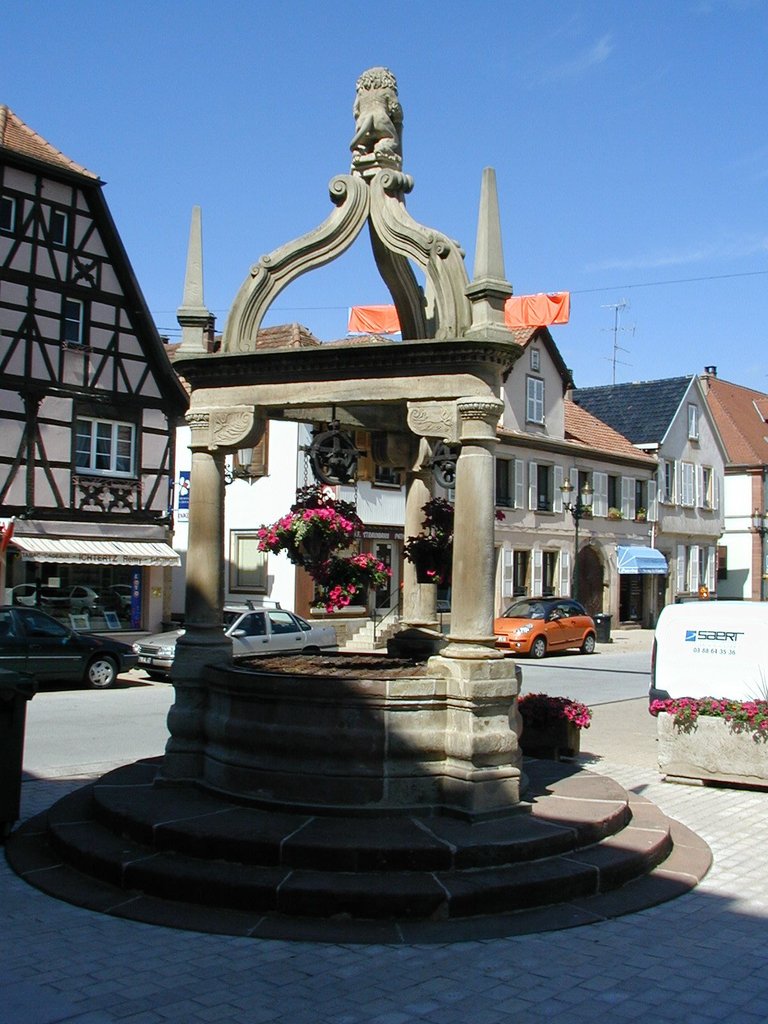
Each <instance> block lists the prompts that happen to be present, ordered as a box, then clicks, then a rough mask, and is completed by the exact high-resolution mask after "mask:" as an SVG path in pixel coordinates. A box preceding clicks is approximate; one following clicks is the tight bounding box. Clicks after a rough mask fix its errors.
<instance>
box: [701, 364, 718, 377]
mask: <svg viewBox="0 0 768 1024" xmlns="http://www.w3.org/2000/svg"><path fill="white" fill-rule="evenodd" d="M704 373H706V375H707V376H708V377H716V376H717V367H716V366H705V367H704Z"/></svg>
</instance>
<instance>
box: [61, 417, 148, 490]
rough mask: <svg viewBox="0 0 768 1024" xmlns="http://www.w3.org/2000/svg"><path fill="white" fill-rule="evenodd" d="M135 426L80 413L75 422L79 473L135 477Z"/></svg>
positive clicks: (76, 463) (76, 459) (76, 466)
mask: <svg viewBox="0 0 768 1024" xmlns="http://www.w3.org/2000/svg"><path fill="white" fill-rule="evenodd" d="M135 457H136V427H135V425H134V424H133V423H118V422H116V421H112V420H97V419H92V418H91V417H89V416H81V417H78V419H77V420H76V422H75V468H76V469H77V472H78V473H92V474H95V475H100V474H103V475H105V476H134V475H135V472H134V465H135Z"/></svg>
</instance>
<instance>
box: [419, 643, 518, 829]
mask: <svg viewBox="0 0 768 1024" xmlns="http://www.w3.org/2000/svg"><path fill="white" fill-rule="evenodd" d="M466 646H467V645H464V644H462V645H461V647H462V649H463V648H465V647H466ZM446 650H447V649H446ZM494 653H495V652H494ZM429 672H430V675H432V676H435V677H436V678H438V679H442V680H443V681H444V684H445V694H446V729H445V758H446V769H447V770H446V772H445V775H446V778H445V782H444V786H445V790H444V792H445V796H446V799H445V804H446V805H447V806H448V807H450V808H451V809H452V810H453V811H454V812H457V813H460V814H465V815H467V816H469V817H474V816H483V815H488V814H496V813H500V812H503V811H508V810H509V809H510V807H512V806H514V805H515V804H516V803H518V802H519V800H520V795H521V793H522V792H523V790H524V789H525V778H524V776H523V773H522V763H523V757H522V753H521V751H520V746H519V742H518V740H519V736H520V732H521V728H522V723H521V719H520V714H519V712H518V710H517V695H518V693H519V692H520V684H521V680H522V673H521V671H520V668H519V666H517V665H515V664H513V663H512V662H511V661H509V660H505V659H499V658H495V657H488V656H485V657H482V658H476V659H470V658H467V657H466V656H462V657H455V656H454V657H451V656H445V655H438V656H436V657H434V658H430V660H429Z"/></svg>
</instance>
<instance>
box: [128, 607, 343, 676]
mask: <svg viewBox="0 0 768 1024" xmlns="http://www.w3.org/2000/svg"><path fill="white" fill-rule="evenodd" d="M224 632H225V633H226V635H227V636H229V637H231V638H232V656H233V658H235V660H237V659H242V658H251V657H253V656H254V655H255V654H276V653H281V652H282V653H284V652H286V651H287V652H291V651H303V652H305V653H306V654H317V653H319V652H320V651H330V650H333V651H335V650H337V649H338V641H337V639H336V630H335V629H334V628H333V626H313V625H311V624H310V623H309V622H307V621H306V620H305V619H302V618H301V617H300V616H299V615H294V613H293V612H288V611H285V610H284V609H282V608H242V607H235V606H232V605H228V606H227V607H226V608H225V609H224ZM183 633H184V630H183V629H174V630H171V632H169V633H158V634H157V635H156V636H150V637H147V638H146V639H142V640H139V641H137V643H135V644H134V645H133V650H134V652H135V654H137V655H138V658H139V668H143V669H145V670H146V672H147V675H148V676H149V678H150V679H165V678H167V676H168V675H169V673H170V671H171V666H172V665H173V659H174V657H175V655H176V641H177V640H178V639H179V637H180V636H182V634H183Z"/></svg>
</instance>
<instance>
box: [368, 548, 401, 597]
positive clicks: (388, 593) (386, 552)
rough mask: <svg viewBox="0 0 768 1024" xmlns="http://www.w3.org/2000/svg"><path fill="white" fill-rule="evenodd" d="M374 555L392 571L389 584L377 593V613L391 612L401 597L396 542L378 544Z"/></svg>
mask: <svg viewBox="0 0 768 1024" xmlns="http://www.w3.org/2000/svg"><path fill="white" fill-rule="evenodd" d="M374 554H375V555H376V557H377V558H378V559H379V561H380V562H383V563H384V565H386V567H387V568H388V569H389V570H390V571H391V573H392V576H391V577H390V579H389V583H385V584H384V586H383V587H380V588H379V589H378V590H377V591H376V609H377V611H385V612H386V611H389V609H390V608H394V607H395V605H396V604H397V601H398V597H399V595H400V578H399V571H398V570H399V563H400V560H399V558H397V557H396V550H395V543H394V541H380V542H378V543H377V544H376V549H375V551H374Z"/></svg>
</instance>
